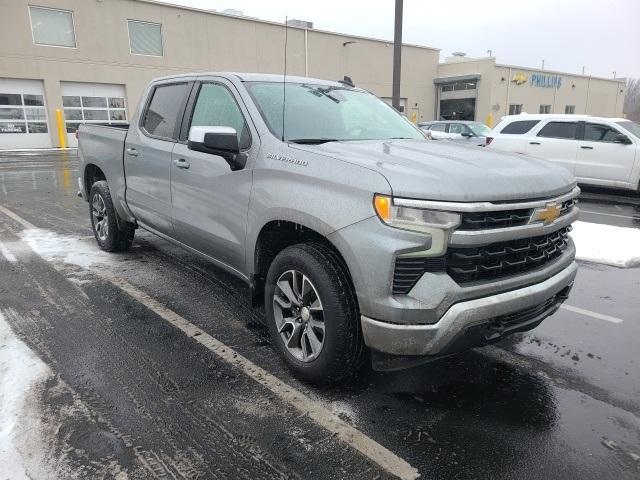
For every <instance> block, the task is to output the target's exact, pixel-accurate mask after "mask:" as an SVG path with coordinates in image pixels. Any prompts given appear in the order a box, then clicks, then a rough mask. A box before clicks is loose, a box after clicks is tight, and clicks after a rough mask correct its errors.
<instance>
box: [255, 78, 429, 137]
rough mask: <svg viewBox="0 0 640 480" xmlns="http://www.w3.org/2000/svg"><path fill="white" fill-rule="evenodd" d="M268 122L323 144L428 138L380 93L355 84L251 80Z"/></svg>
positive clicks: (276, 132)
mask: <svg viewBox="0 0 640 480" xmlns="http://www.w3.org/2000/svg"><path fill="white" fill-rule="evenodd" d="M245 85H246V86H247V88H248V90H249V93H250V94H251V97H252V98H253V100H254V102H255V103H256V105H257V106H258V109H259V110H260V114H261V115H262V118H263V119H264V121H265V122H266V123H267V126H268V127H269V129H270V130H271V133H273V134H274V135H275V136H276V137H278V138H283V134H282V125H283V116H284V140H285V141H289V142H295V143H307V144H320V143H325V142H330V141H345V140H389V139H395V138H408V139H420V140H424V139H425V136H424V134H423V133H422V132H421V131H420V130H419V129H418V128H416V127H415V126H414V125H413V124H412V123H411V122H409V121H408V120H407V119H405V118H404V117H403V116H402V115H400V114H399V113H398V112H396V111H395V110H394V109H393V108H391V107H390V106H389V105H387V104H386V103H385V102H383V101H382V100H380V99H379V98H378V97H376V96H374V95H372V94H370V93H368V92H365V91H362V90H358V89H354V88H351V87H347V86H345V87H339V86H327V85H313V84H304V83H287V84H286V108H285V109H284V112H283V108H282V103H283V94H284V88H283V84H282V83H274V82H247V83H245Z"/></svg>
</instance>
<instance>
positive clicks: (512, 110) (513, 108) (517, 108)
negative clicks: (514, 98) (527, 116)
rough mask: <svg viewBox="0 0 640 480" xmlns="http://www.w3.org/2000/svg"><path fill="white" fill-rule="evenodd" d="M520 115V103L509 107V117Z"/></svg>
mask: <svg viewBox="0 0 640 480" xmlns="http://www.w3.org/2000/svg"><path fill="white" fill-rule="evenodd" d="M521 113H522V104H521V103H512V104H511V105H509V115H520V114H521Z"/></svg>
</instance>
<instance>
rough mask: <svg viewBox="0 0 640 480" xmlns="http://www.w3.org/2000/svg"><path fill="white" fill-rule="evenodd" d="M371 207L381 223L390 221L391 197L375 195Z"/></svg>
mask: <svg viewBox="0 0 640 480" xmlns="http://www.w3.org/2000/svg"><path fill="white" fill-rule="evenodd" d="M373 205H374V207H375V209H376V213H377V214H378V216H379V217H380V218H381V219H382V220H383V221H385V222H388V221H389V220H390V219H391V197H388V196H386V195H376V196H375V197H373Z"/></svg>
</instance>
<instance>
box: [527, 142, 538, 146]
mask: <svg viewBox="0 0 640 480" xmlns="http://www.w3.org/2000/svg"><path fill="white" fill-rule="evenodd" d="M529 145H540V142H529Z"/></svg>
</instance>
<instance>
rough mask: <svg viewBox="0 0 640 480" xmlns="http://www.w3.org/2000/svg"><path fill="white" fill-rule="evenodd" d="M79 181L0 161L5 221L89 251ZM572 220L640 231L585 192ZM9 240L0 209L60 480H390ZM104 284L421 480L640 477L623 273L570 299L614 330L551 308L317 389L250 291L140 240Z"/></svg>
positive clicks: (631, 204) (598, 269) (205, 358)
mask: <svg viewBox="0 0 640 480" xmlns="http://www.w3.org/2000/svg"><path fill="white" fill-rule="evenodd" d="M77 166H78V163H77V159H76V157H75V155H73V154H62V155H61V154H49V155H20V156H17V155H12V154H4V155H3V154H0V205H2V206H4V207H5V208H8V209H10V210H11V211H12V212H14V213H15V214H17V215H19V216H20V217H21V218H23V219H25V220H27V221H28V222H30V223H32V224H33V225H35V226H36V227H38V228H40V229H44V230H47V231H49V232H53V233H55V234H58V235H64V236H67V237H69V238H71V237H72V238H74V239H78V240H79V241H84V242H87V243H88V244H89V242H91V239H90V238H89V237H90V236H91V229H90V223H89V216H88V207H87V205H86V204H85V203H84V202H82V201H81V200H80V199H78V198H77V197H76V190H77V187H76V177H77ZM580 206H581V209H582V212H583V213H582V214H581V220H584V221H588V222H594V223H604V224H610V225H617V226H624V227H633V228H640V197H639V196H638V195H637V194H621V193H620V192H616V191H605V190H599V189H586V191H585V194H584V195H583V198H582V199H581V205H580ZM23 229H24V226H23V225H21V224H20V223H18V222H17V221H16V220H15V219H12V218H9V217H8V216H6V215H5V214H3V213H2V212H0V241H1V242H2V243H3V244H4V245H5V246H7V248H9V249H10V250H11V251H12V252H13V253H14V254H15V256H16V258H17V261H16V262H7V261H5V260H4V259H3V258H2V257H0V309H1V310H2V312H3V313H4V316H5V317H6V319H7V320H8V322H9V323H10V325H11V327H12V329H13V330H14V332H15V333H16V334H17V335H18V337H19V338H21V339H22V340H23V341H24V342H25V343H26V344H27V345H28V346H29V347H30V348H31V349H32V350H33V351H34V352H35V353H36V354H37V355H38V356H39V357H40V358H41V359H42V360H43V361H44V362H45V363H47V364H48V365H49V366H50V367H51V369H52V370H53V372H54V375H53V376H52V377H51V378H49V379H48V380H47V382H46V384H45V385H44V388H42V390H41V392H40V394H39V396H38V402H37V403H38V411H39V412H40V413H39V415H40V416H41V420H42V421H43V422H44V423H45V424H49V425H52V426H55V428H51V433H50V437H51V438H50V442H49V443H48V452H47V454H48V457H49V458H50V459H51V460H52V462H53V465H54V466H55V465H58V467H59V468H60V469H61V470H60V471H59V472H58V475H55V476H56V477H59V478H63V477H66V476H72V475H70V474H69V472H72V473H73V474H74V475H75V476H77V478H98V477H99V478H116V477H117V476H118V475H122V474H126V475H127V476H128V477H129V478H185V479H186V478H188V479H195V478H247V479H248V478H252V479H255V478H393V475H392V474H391V473H390V472H388V471H385V470H384V469H382V468H381V467H380V466H379V465H378V464H377V463H376V462H375V460H373V459H372V458H370V457H368V456H366V455H363V454H362V453H359V452H358V451H356V450H354V449H353V448H351V447H349V446H346V445H345V443H343V442H342V441H341V440H340V439H339V438H338V437H337V436H336V435H334V434H332V433H331V432H328V431H327V430H325V429H324V428H323V427H321V426H320V425H319V424H318V423H317V422H315V421H314V420H313V419H312V418H310V417H309V416H306V415H300V413H299V412H298V411H296V410H294V409H293V408H292V407H291V405H289V404H287V403H286V402H285V401H283V400H282V399H281V398H278V397H277V396H274V395H273V393H272V392H271V391H269V390H268V389H266V388H265V387H264V386H263V385H261V384H259V383H257V382H256V381H254V380H253V379H251V378H249V377H248V376H247V375H245V374H244V373H243V372H242V371H241V370H240V369H238V368H236V367H234V366H232V365H230V364H228V363H226V362H224V361H222V360H221V359H220V358H219V357H217V356H216V355H214V354H213V353H212V352H211V351H209V350H207V349H206V348H204V347H203V346H202V345H201V344H198V343H196V342H195V341H194V340H193V339H192V338H189V337H187V336H186V335H185V334H184V333H182V332H181V331H180V330H178V329H177V328H175V327H174V326H172V325H171V324H169V323H167V322H166V321H164V320H163V319H162V318H160V317H159V316H158V315H157V314H156V313H154V312H153V311H150V310H149V309H148V308H147V307H145V305H143V304H141V303H140V302H139V301H137V300H136V299H134V298H132V297H131V296H129V295H127V294H126V293H124V292H123V291H122V290H120V289H119V288H117V287H116V286H114V285H113V284H112V283H110V282H108V281H106V280H104V279H103V278H101V277H100V276H98V275H95V274H93V273H92V272H90V271H88V270H86V269H84V268H83V267H80V266H74V265H65V264H61V263H56V262H51V261H47V260H46V259H43V258H41V257H40V256H37V255H35V254H33V251H32V250H30V248H29V246H28V245H27V244H26V243H25V242H24V240H23V238H22V236H21V235H22V233H21V232H22V230H23ZM95 248H96V249H97V247H95ZM110 268H111V269H112V270H113V271H114V272H116V274H117V275H118V276H119V278H122V279H123V280H126V281H127V282H129V283H130V284H131V285H134V286H135V287H136V288H138V289H139V290H141V291H143V292H145V293H146V294H147V295H148V296H149V297H151V298H153V299H155V300H156V301H158V302H160V303H161V304H162V305H164V306H166V307H167V308H168V309H170V310H171V311H173V312H177V313H178V314H179V315H180V316H182V317H183V318H185V319H187V320H188V321H189V322H191V323H192V324H194V325H196V326H197V327H199V328H200V329H202V330H203V331H204V332H206V333H208V334H209V335H211V336H213V337H215V338H216V339H219V340H220V341H222V342H224V343H225V344H226V345H228V346H230V347H231V348H233V349H234V350H235V352H237V353H238V354H240V355H242V356H244V357H246V358H247V359H249V360H250V361H252V362H253V363H255V364H257V365H259V366H261V367H262V368H264V369H265V370H267V371H268V372H269V373H271V374H272V375H274V376H275V377H277V378H278V379H280V380H282V381H284V382H285V383H287V384H288V385H289V386H290V387H291V388H292V389H295V390H297V391H299V392H302V393H304V394H305V395H306V396H307V397H309V398H311V399H312V400H313V401H315V402H318V403H319V404H321V405H323V406H324V407H326V408H327V409H328V410H330V411H332V412H333V413H334V414H335V415H337V416H338V417H339V418H340V419H341V420H343V421H344V422H346V423H347V424H349V425H352V426H354V427H355V428H357V429H358V430H359V431H360V432H362V433H363V434H364V435H366V436H368V437H370V438H371V439H373V440H374V441H375V442H378V443H379V444H381V445H382V446H384V447H386V448H387V449H388V450H390V451H391V452H393V453H395V455H397V456H398V457H400V458H402V459H404V460H405V461H406V462H408V463H409V464H410V465H411V466H413V467H415V468H416V469H417V470H418V472H419V473H420V475H421V478H425V479H454V478H455V479H485V478H486V479H507V478H519V479H538V478H548V479H555V478H558V479H560V478H562V479H566V478H576V479H627V478H629V479H632V478H634V479H637V478H639V477H640V457H639V455H640V368H639V363H640V343H639V339H640V318H638V311H639V310H640V309H639V307H640V269H638V268H631V269H619V268H614V267H609V266H604V265H599V264H589V263H581V264H580V269H579V273H578V277H577V279H576V283H575V286H574V289H573V291H572V294H571V297H570V299H569V300H568V302H567V303H568V304H569V305H571V306H574V307H578V308H581V309H585V310H589V311H592V312H596V313H601V314H606V315H609V316H613V317H616V318H618V319H621V320H622V322H620V323H612V322H608V321H605V320H600V319H596V318H593V317H591V316H587V315H583V314H581V313H576V312H575V311H571V310H567V309H561V310H559V311H558V312H557V313H556V314H555V315H553V316H552V317H550V318H548V319H547V320H545V321H544V322H543V323H542V324H541V325H540V326H539V327H538V328H536V329H535V330H533V331H531V332H527V333H525V334H520V335H517V336H513V337H510V338H508V339H506V340H504V341H503V342H502V343H501V344H499V345H497V346H494V347H485V348H482V349H477V350H474V351H470V352H467V353H464V354H461V355H458V356H455V357H451V358H448V359H443V360H440V361H437V362H433V363H430V364H427V365H423V366H420V367H416V368H413V369H409V370H405V371H400V372H393V373H374V372H372V371H370V370H366V369H365V370H364V371H363V372H361V373H360V374H359V375H358V376H357V377H356V378H355V379H352V380H350V381H348V382H343V383H342V384H339V385H334V386H330V387H322V388H318V387H313V386H310V385H306V384H304V383H301V382H299V381H297V380H296V379H294V378H293V377H292V376H291V375H290V374H289V372H288V371H287V369H286V368H285V367H284V366H283V364H282V362H281V361H280V359H279V357H278V356H277V354H276V352H275V349H274V348H273V347H272V345H271V342H270V339H269V337H268V334H267V332H266V331H265V330H264V329H263V328H262V327H260V325H259V324H260V320H261V318H262V313H261V312H259V311H256V310H253V309H251V308H250V306H249V304H248V289H247V287H246V286H245V285H244V284H243V283H241V282H240V281H238V280H236V279H235V278H233V277H231V276H230V275H228V274H226V273H224V272H222V271H220V270H218V269H217V268H216V267H214V266H212V265H211V264H208V263H206V262H205V261H203V260H201V259H200V258H198V257H195V256H193V255H191V254H190V253H187V252H185V251H182V250H180V249H178V248H176V247H174V246H172V245H170V244H168V243H167V242H165V241H163V240H161V239H159V238H157V237H154V236H153V235H151V234H148V233H146V232H143V231H140V230H138V231H137V232H136V240H135V242H134V247H133V248H132V249H131V250H130V251H129V252H127V253H124V254H118V255H116V256H115V258H114V264H113V265H111V266H110ZM63 466H64V467H63ZM64 468H66V469H67V470H64ZM125 478H126V477H125Z"/></svg>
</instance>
